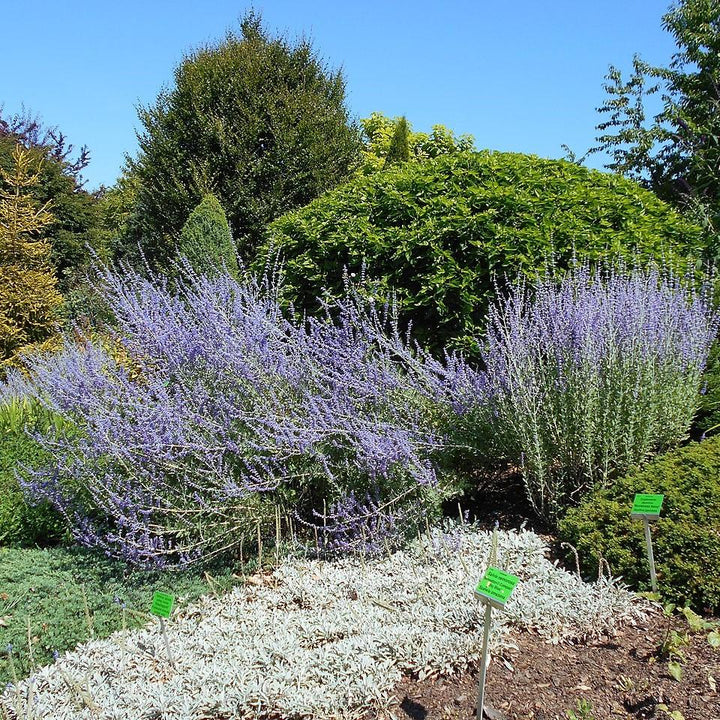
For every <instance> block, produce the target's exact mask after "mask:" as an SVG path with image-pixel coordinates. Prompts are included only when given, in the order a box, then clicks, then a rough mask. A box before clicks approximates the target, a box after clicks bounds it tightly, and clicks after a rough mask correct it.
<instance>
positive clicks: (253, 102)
mask: <svg viewBox="0 0 720 720" xmlns="http://www.w3.org/2000/svg"><path fill="white" fill-rule="evenodd" d="M139 114H140V120H141V122H142V125H143V131H142V133H140V135H139V138H138V139H139V143H140V152H139V155H138V157H137V158H136V159H135V160H134V161H131V162H130V170H131V172H132V173H133V174H135V175H136V176H137V178H138V181H139V188H138V196H137V205H136V216H137V218H138V219H139V225H140V227H139V229H138V230H139V234H140V235H141V241H142V245H143V250H144V253H145V255H146V257H147V259H148V260H149V261H150V262H151V264H155V265H156V266H160V267H162V266H163V264H164V263H167V261H168V260H169V259H170V258H172V257H174V255H175V243H176V241H177V238H178V235H179V232H180V229H181V228H182V226H183V224H184V223H185V220H186V219H187V217H188V215H189V214H190V213H191V211H192V210H193V208H194V207H195V206H196V205H197V204H198V203H199V202H200V200H201V199H202V198H203V197H204V196H205V195H206V194H207V193H209V192H212V193H213V194H214V195H215V196H216V197H217V198H218V200H219V201H220V203H221V204H222V206H223V207H224V208H225V211H226V213H227V215H228V219H229V223H230V227H231V229H232V234H233V237H234V238H235V242H236V243H237V245H238V249H239V250H240V252H241V254H243V255H247V254H248V253H249V252H250V251H251V250H252V249H253V248H254V246H255V245H256V244H257V242H258V240H259V238H260V237H261V235H262V232H263V230H264V227H265V225H266V224H267V223H268V222H270V221H271V220H273V219H274V218H276V217H278V216H279V215H281V214H282V213H283V212H285V211H287V210H290V209H292V208H294V207H299V206H301V205H304V204H306V203H308V202H310V201H311V200H312V199H314V198H315V197H317V196H319V195H321V194H322V193H323V192H325V191H326V190H329V189H331V188H333V187H335V186H336V185H338V184H339V183H340V182H342V181H343V180H344V179H345V178H347V177H348V176H349V175H350V173H351V172H352V171H353V170H354V169H355V167H356V166H357V164H358V163H359V161H360V150H361V143H360V139H359V133H358V130H357V129H356V128H355V127H354V126H353V125H352V124H351V123H350V121H349V116H348V110H347V108H346V106H345V81H344V78H343V75H342V73H341V72H340V71H331V70H329V69H328V68H327V67H326V66H325V65H324V64H323V63H322V62H321V60H320V59H319V58H318V57H317V55H316V54H315V52H314V51H313V48H312V46H311V44H310V42H309V41H307V40H300V41H298V42H297V43H296V44H290V43H289V42H288V41H287V40H286V39H284V38H282V37H270V36H269V35H268V34H267V32H266V31H265V30H264V29H263V27H262V24H261V18H260V17H259V16H258V15H256V14H255V13H253V12H250V13H248V14H247V15H246V16H245V18H244V19H243V20H242V22H241V32H240V34H239V35H237V34H235V33H234V32H228V33H227V35H226V37H225V38H224V40H222V41H221V42H219V43H217V44H215V45H208V46H206V47H202V48H200V49H199V50H196V51H195V52H193V53H191V54H189V55H188V56H186V57H185V59H184V60H183V61H182V62H181V63H180V65H179V66H178V67H177V68H176V70H175V78H174V84H173V86H172V87H171V88H169V89H166V90H164V91H163V92H162V93H161V94H160V96H159V97H158V99H157V102H156V103H155V104H154V105H152V106H150V107H146V108H141V109H140V111H139Z"/></svg>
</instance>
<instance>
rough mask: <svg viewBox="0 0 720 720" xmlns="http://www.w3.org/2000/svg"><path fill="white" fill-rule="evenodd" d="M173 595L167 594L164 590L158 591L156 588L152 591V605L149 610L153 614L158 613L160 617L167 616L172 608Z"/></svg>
mask: <svg viewBox="0 0 720 720" xmlns="http://www.w3.org/2000/svg"><path fill="white" fill-rule="evenodd" d="M174 602H175V597H174V596H173V595H168V594H167V593H164V592H158V591H157V590H156V591H155V592H154V593H153V599H152V606H151V607H150V612H151V613H152V614H153V615H159V616H160V617H164V618H169V617H170V613H171V612H172V609H173V603H174Z"/></svg>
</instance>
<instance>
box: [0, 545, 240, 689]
mask: <svg viewBox="0 0 720 720" xmlns="http://www.w3.org/2000/svg"><path fill="white" fill-rule="evenodd" d="M205 571H209V572H210V579H208V578H207V576H205V577H204V575H203V573H204V572H205ZM237 582H238V580H237V577H236V576H234V575H233V570H232V568H229V567H225V568H221V567H218V568H213V567H210V568H204V569H203V570H202V571H201V570H195V571H193V572H183V573H174V574H171V573H160V572H153V573H149V572H141V571H135V572H128V570H127V566H126V565H125V563H121V562H116V561H111V560H108V559H106V558H103V557H101V556H99V555H97V554H95V553H92V552H90V551H88V550H82V549H79V548H72V549H65V548H52V549H48V550H32V549H24V550H18V549H11V548H0V619H3V620H4V626H0V637H1V638H2V652H0V687H4V686H5V683H6V682H9V681H10V680H11V672H10V667H9V663H8V656H7V653H6V652H5V647H6V645H7V643H11V644H12V646H13V658H14V662H15V667H16V671H17V673H18V675H19V676H21V677H24V676H26V675H28V674H29V673H30V671H31V669H32V668H31V664H30V658H29V655H28V651H27V647H28V642H27V621H28V619H29V620H30V624H31V630H32V637H33V638H34V640H33V655H34V658H35V663H36V665H46V664H47V663H49V662H52V653H53V650H57V651H58V652H63V651H64V650H69V649H72V648H73V647H75V646H76V645H77V644H78V643H80V642H85V641H87V640H89V639H90V638H91V637H92V635H91V631H90V626H92V632H93V634H94V637H97V638H103V637H107V636H108V635H110V634H111V633H112V632H114V631H116V630H119V629H121V628H122V627H123V608H122V603H124V604H125V605H126V611H125V623H126V625H127V627H139V626H141V625H144V624H145V623H147V622H148V620H149V619H150V616H148V614H147V613H148V611H149V609H150V605H151V602H152V594H153V591H154V590H163V591H165V592H170V593H172V594H173V595H175V596H176V601H177V604H178V605H179V606H183V605H185V604H187V603H189V602H192V601H193V600H195V599H197V598H198V597H199V596H200V595H203V594H206V593H208V592H220V591H223V590H226V589H229V588H230V587H232V586H233V585H235V584H237ZM86 601H87V609H88V613H89V619H90V623H88V618H87V615H86V613H85V603H86Z"/></svg>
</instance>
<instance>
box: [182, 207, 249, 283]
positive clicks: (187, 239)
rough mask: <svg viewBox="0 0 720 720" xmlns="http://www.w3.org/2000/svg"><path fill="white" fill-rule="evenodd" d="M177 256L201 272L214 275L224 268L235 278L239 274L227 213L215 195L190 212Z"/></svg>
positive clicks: (183, 229)
mask: <svg viewBox="0 0 720 720" xmlns="http://www.w3.org/2000/svg"><path fill="white" fill-rule="evenodd" d="M178 255H180V256H181V257H184V258H185V259H187V261H188V262H189V263H190V265H191V266H192V268H193V270H195V272H197V273H198V274H200V275H210V274H215V273H217V271H218V270H221V269H222V268H223V267H225V268H226V269H227V270H228V272H229V273H230V274H231V275H233V277H236V278H237V277H239V269H238V264H237V257H236V255H235V245H234V243H233V239H232V234H231V233H230V226H229V225H228V221H227V216H226V215H225V211H224V210H223V209H222V205H220V203H219V202H218V199H217V198H216V197H215V196H214V195H211V194H208V195H206V196H205V197H204V198H203V199H202V200H201V202H200V204H199V205H198V206H197V207H196V208H195V209H194V210H193V211H192V213H190V217H189V218H188V219H187V222H186V223H185V224H184V225H183V228H182V230H181V232H180V240H179V242H178Z"/></svg>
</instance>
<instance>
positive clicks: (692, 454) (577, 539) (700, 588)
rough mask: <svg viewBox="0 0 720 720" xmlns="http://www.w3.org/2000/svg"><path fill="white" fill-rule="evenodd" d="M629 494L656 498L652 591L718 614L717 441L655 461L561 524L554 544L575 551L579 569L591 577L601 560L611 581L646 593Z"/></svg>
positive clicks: (639, 532)
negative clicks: (657, 512)
mask: <svg viewBox="0 0 720 720" xmlns="http://www.w3.org/2000/svg"><path fill="white" fill-rule="evenodd" d="M635 493H663V494H664V495H665V500H664V502H663V508H662V513H661V516H660V519H659V520H658V521H657V522H653V523H652V534H653V550H654V555H655V563H656V568H657V573H658V588H659V590H660V592H661V594H662V595H663V596H664V598H665V599H667V600H672V601H673V602H676V603H689V604H690V605H692V606H693V607H695V608H697V609H701V610H709V611H714V612H717V611H718V609H720V502H719V499H720V436H717V437H712V438H710V439H708V440H705V441H703V442H700V443H692V444H690V445H687V446H685V447H683V448H680V449H677V450H673V451H671V452H669V453H667V454H666V455H663V456H660V457H659V458H657V459H655V460H654V461H652V462H651V463H649V464H648V465H646V466H645V467H644V468H643V469H641V470H638V471H636V472H634V473H631V474H630V475H628V476H626V477H625V478H623V479H622V480H619V481H618V482H616V483H615V484H614V485H613V486H612V487H610V488H605V489H602V490H596V491H595V492H593V493H591V494H590V495H589V496H587V497H586V499H585V500H584V501H583V502H582V503H581V504H580V505H579V506H578V507H576V508H574V509H572V510H570V511H569V512H568V513H567V515H566V516H565V518H564V519H563V520H562V521H561V522H560V534H559V537H560V540H561V541H565V542H569V543H571V544H573V545H574V546H575V547H576V548H577V549H578V551H579V555H580V562H581V565H582V567H583V568H585V569H590V570H592V571H593V572H597V568H598V562H599V558H600V556H602V557H603V558H605V559H606V560H607V562H608V563H609V564H610V568H611V570H612V572H613V574H615V575H621V576H622V577H623V578H624V579H625V581H626V582H628V583H629V584H630V585H632V586H634V587H636V588H637V589H638V590H649V589H650V580H649V570H648V564H647V556H646V550H645V536H644V531H643V524H642V522H641V521H638V520H631V519H630V508H631V506H632V501H633V497H634V495H635Z"/></svg>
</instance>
